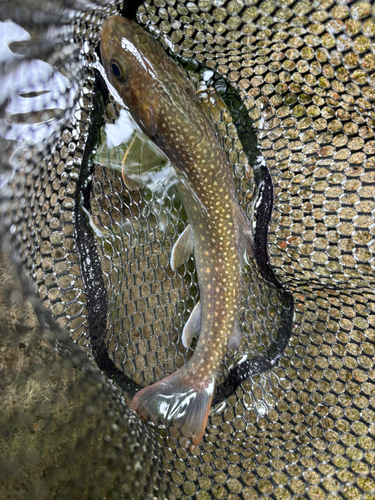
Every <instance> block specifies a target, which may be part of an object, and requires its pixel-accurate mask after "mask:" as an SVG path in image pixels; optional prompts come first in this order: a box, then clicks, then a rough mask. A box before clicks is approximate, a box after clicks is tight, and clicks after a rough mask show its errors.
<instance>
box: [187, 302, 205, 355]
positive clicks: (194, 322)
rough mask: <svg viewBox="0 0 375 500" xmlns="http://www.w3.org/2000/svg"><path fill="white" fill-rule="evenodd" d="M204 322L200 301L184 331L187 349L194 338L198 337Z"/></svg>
mask: <svg viewBox="0 0 375 500" xmlns="http://www.w3.org/2000/svg"><path fill="white" fill-rule="evenodd" d="M201 321H202V308H201V303H200V301H199V302H197V304H196V306H195V307H194V309H193V311H192V313H191V314H190V316H189V319H188V320H187V322H186V323H185V326H184V329H183V330H182V343H183V345H184V347H186V349H188V348H189V347H190V345H191V342H192V340H193V337H197V336H198V334H199V332H200V330H201Z"/></svg>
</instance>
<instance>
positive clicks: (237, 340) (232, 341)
mask: <svg viewBox="0 0 375 500" xmlns="http://www.w3.org/2000/svg"><path fill="white" fill-rule="evenodd" d="M241 338H242V332H241V329H240V325H239V324H238V322H237V321H236V325H235V327H234V330H233V332H232V335H231V336H230V337H229V340H228V344H227V349H228V351H235V350H236V349H238V347H239V345H240V344H241Z"/></svg>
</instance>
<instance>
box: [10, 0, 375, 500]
mask: <svg viewBox="0 0 375 500" xmlns="http://www.w3.org/2000/svg"><path fill="white" fill-rule="evenodd" d="M113 13H120V14H123V15H125V16H126V17H129V18H133V19H136V20H137V21H138V22H139V23H140V24H141V25H143V26H145V27H146V28H147V29H148V30H149V31H150V32H151V33H152V34H153V35H154V36H155V37H157V38H158V40H159V42H160V43H161V44H163V45H164V47H165V49H166V51H167V52H168V55H169V57H174V58H175V59H176V60H177V61H178V63H179V64H181V65H182V66H183V67H184V68H185V69H186V72H187V74H188V76H189V78H191V80H192V81H193V82H194V83H195V85H196V87H197V89H199V88H204V87H214V88H215V89H216V91H217V93H218V94H219V95H220V96H221V98H222V99H223V101H224V103H225V107H226V109H225V110H223V111H222V112H221V113H220V114H219V115H218V114H216V113H212V120H213V121H214V122H215V124H216V127H217V130H218V133H219V134H220V136H221V138H222V144H223V147H224V148H225V150H226V151H227V153H228V158H229V161H230V164H231V166H232V169H233V178H234V182H235V186H236V189H237V196H238V200H239V203H240V205H241V208H242V211H243V213H244V214H245V215H246V216H247V218H248V221H249V223H250V224H251V225H252V227H253V229H254V239H255V257H254V259H252V260H251V261H250V262H249V265H247V266H246V267H245V269H244V272H243V276H242V299H241V308H240V316H239V317H240V325H241V328H242V331H243V340H242V343H241V345H240V348H239V349H238V351H237V352H235V353H232V354H228V355H227V356H226V358H225V359H224V362H223V366H222V369H221V372H220V374H219V380H218V385H217V388H216V393H215V398H214V406H213V409H212V411H211V414H210V418H209V423H208V427H207V429H206V433H205V435H204V438H203V440H202V442H201V443H200V445H199V446H198V447H197V448H195V449H194V450H193V451H190V450H189V448H188V447H187V443H186V440H184V439H178V437H177V436H176V434H175V432H174V429H173V428H172V429H163V428H153V427H151V426H149V425H148V424H146V423H143V422H141V421H140V420H139V419H138V417H137V416H136V415H135V414H134V413H133V412H132V411H131V410H130V409H129V406H128V403H129V401H130V398H131V397H132V396H133V395H134V394H135V392H136V391H137V390H138V389H139V388H141V387H144V386H146V385H149V384H151V383H153V382H155V381H157V380H160V379H162V378H163V377H165V376H166V375H169V374H170V373H173V372H174V371H175V370H176V369H178V368H179V367H181V366H182V365H183V364H184V363H186V361H187V360H188V359H189V358H190V357H191V355H192V353H193V352H194V347H195V344H194V343H193V345H192V347H191V348H190V349H188V350H187V349H185V348H184V347H183V345H182V342H181V331H182V328H183V325H184V324H185V322H186V321H187V319H188V317H189V314H190V312H191V311H192V310H193V308H194V306H195V304H196V303H197V301H198V299H199V287H198V283H197V278H196V273H195V268H194V259H193V257H191V258H189V260H188V261H187V262H186V263H184V264H183V265H182V266H181V267H179V268H178V269H177V270H176V271H172V269H171V267H170V265H169V260H170V253H171V249H172V247H173V244H174V242H175V241H176V239H177V238H178V235H179V234H181V232H182V231H183V229H184V227H186V224H187V223H188V221H187V218H186V214H185V211H184V207H183V205H182V203H181V201H180V199H179V196H178V193H177V191H176V188H175V185H174V178H173V168H172V167H171V166H170V165H169V163H168V161H167V159H165V158H163V157H162V156H161V155H160V154H159V152H157V151H155V150H153V149H152V144H150V143H148V142H147V139H146V138H145V137H143V136H142V135H141V134H140V133H139V131H137V129H136V128H135V126H134V124H133V123H132V121H131V117H129V115H128V114H127V112H126V110H124V109H123V108H122V107H121V105H120V104H119V103H118V102H117V101H116V99H115V98H114V97H113V96H112V94H111V93H110V92H108V89H107V85H106V82H105V75H104V74H103V72H102V70H101V67H100V60H99V56H98V44H99V34H100V27H101V24H102V22H103V20H104V19H105V18H107V17H108V16H109V15H111V14H113ZM0 20H1V21H2V23H1V25H0V53H1V57H0V60H1V92H0V120H1V121H0V136H1V139H0V140H1V149H0V155H1V162H0V165H1V166H0V217H1V219H0V245H1V248H0V250H1V272H0V283H1V306H0V328H1V344H0V370H1V375H2V376H1V382H0V391H1V399H2V405H1V413H0V419H1V427H0V428H1V433H0V436H1V439H0V498H4V499H8V498H9V499H10V498H11V499H16V498H22V499H23V498H41V499H43V498H46V499H49V498H58V499H62V498H69V499H70V498H98V499H99V498H114V499H117V498H171V499H172V498H191V497H195V498H197V499H199V500H203V499H209V498H230V499H236V498H243V499H258V498H260V499H262V498H264V499H266V498H273V499H277V500H281V499H283V500H284V499H285V500H286V499H303V498H311V499H314V500H315V499H323V498H324V499H330V500H331V499H336V498H342V499H366V500H369V499H372V498H374V497H375V483H374V478H373V475H374V464H375V450H374V439H373V434H374V422H375V418H374V417H375V413H374V410H373V397H374V385H373V382H372V379H373V376H374V371H373V364H374V363H373V357H374V350H375V349H374V342H373V340H374V334H375V330H374V328H373V326H374V324H375V316H374V314H373V313H374V311H375V294H374V293H373V286H374V272H373V267H374V264H373V254H374V241H373V232H374V218H373V211H374V209H375V202H374V195H375V189H374V180H375V173H374V160H373V156H374V151H375V141H374V132H373V129H374V122H373V120H374V118H373V113H374V111H373V102H374V90H373V76H372V75H373V72H374V68H375V58H374V54H373V50H374V49H373V37H374V36H375V21H374V10H373V7H372V5H371V4H370V3H366V2H344V1H341V2H339V1H336V2H334V1H328V0H327V1H319V2H308V1H298V2H297V1H296V2H293V1H263V2H261V1H259V2H258V1H255V0H254V1H248V0H241V1H240V0H232V1H228V2H226V1H224V0H220V1H208V0H207V1H206V0H200V1H197V2H185V1H183V0H182V1H178V2H175V1H166V0H155V1H154V2H145V3H144V4H142V5H136V4H135V3H134V2H132V3H131V2H128V4H127V3H124V4H120V3H118V4H117V3H116V2H104V1H101V2H100V1H95V2H88V1H83V0H81V1H80V2H74V3H73V2H53V1H51V2H48V3H47V2H35V1H33V2H22V3H21V2H20V3H18V2H13V3H12V4H9V3H8V2H2V3H1V4H0ZM135 136H136V137H137V140H139V141H141V142H142V144H144V147H143V148H142V149H141V151H143V153H142V154H140V156H139V164H140V165H141V167H140V168H139V170H138V171H137V174H139V175H140V178H141V180H142V186H141V188H140V189H139V190H129V189H128V188H127V187H126V186H125V184H124V181H123V178H122V161H123V157H124V154H125V153H126V151H127V150H128V147H129V144H130V142H131V140H132V139H133V138H134V137H135Z"/></svg>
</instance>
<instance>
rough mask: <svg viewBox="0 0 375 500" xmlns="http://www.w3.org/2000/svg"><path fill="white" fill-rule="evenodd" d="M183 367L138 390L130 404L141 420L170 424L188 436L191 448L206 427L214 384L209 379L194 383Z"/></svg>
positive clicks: (169, 425)
mask: <svg viewBox="0 0 375 500" xmlns="http://www.w3.org/2000/svg"><path fill="white" fill-rule="evenodd" d="M185 366H186V365H185ZM184 368H185V367H183V368H181V369H180V370H178V371H177V372H175V373H173V374H172V375H169V377H166V378H165V379H163V380H161V381H160V382H157V383H156V384H153V385H150V386H149V387H145V388H144V389H142V390H141V391H139V392H138V393H137V394H136V395H135V396H134V398H133V400H132V402H131V408H132V409H133V410H134V411H136V412H137V413H138V414H139V415H140V416H141V418H142V419H144V420H149V421H151V422H153V423H154V424H156V425H160V424H163V425H165V426H166V427H174V428H175V430H176V433H177V434H178V436H179V437H186V438H188V439H190V441H191V442H192V443H193V446H192V448H195V446H197V445H198V444H199V443H200V441H201V439H202V437H203V434H204V431H205V429H206V425H207V419H208V414H209V411H210V408H211V402H212V396H213V392H214V385H215V384H214V379H211V380H209V381H206V382H205V383H201V384H200V387H199V388H196V387H194V384H193V383H191V379H190V377H189V376H188V374H187V373H186V370H185V369H184ZM189 382H190V383H189Z"/></svg>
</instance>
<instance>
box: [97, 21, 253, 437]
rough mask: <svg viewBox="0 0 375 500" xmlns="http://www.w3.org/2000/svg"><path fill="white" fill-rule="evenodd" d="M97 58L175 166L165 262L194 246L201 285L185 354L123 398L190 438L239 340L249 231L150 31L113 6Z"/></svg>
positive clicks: (205, 120) (214, 142) (195, 112)
mask: <svg viewBox="0 0 375 500" xmlns="http://www.w3.org/2000/svg"><path fill="white" fill-rule="evenodd" d="M101 58H102V63H103V66H104V68H105V71H106V74H107V76H108V79H109V81H110V82H111V84H112V85H113V86H114V88H115V89H116V90H117V92H118V94H119V96H120V97H121V98H122V100H123V102H124V104H125V106H126V107H127V108H128V109H129V111H130V113H131V114H132V116H133V118H134V119H135V120H136V121H137V123H138V124H139V126H140V127H141V128H142V130H143V131H144V132H145V133H146V134H147V135H148V136H149V137H150V138H151V139H152V141H154V143H155V144H156V145H157V146H158V147H159V148H160V149H161V150H162V151H163V152H164V153H165V154H166V156H167V157H168V158H169V159H170V160H171V162H172V163H173V165H174V166H175V168H176V171H177V172H178V175H179V179H180V180H179V182H178V187H177V189H178V191H179V194H180V196H181V198H182V201H183V204H184V207H185V209H186V213H187V216H188V220H189V226H188V227H187V229H186V230H185V232H184V233H183V234H182V235H181V236H180V238H179V239H178V241H177V242H176V244H175V246H174V248H173V251H172V259H171V265H172V268H173V269H176V267H178V266H179V265H181V264H182V262H183V261H184V259H186V258H187V257H188V255H189V254H190V253H191V251H193V252H194V258H195V264H196V270H197V275H198V284H199V291H200V302H199V304H198V305H197V306H196V308H195V309H194V311H193V313H192V315H191V317H190V318H189V320H188V322H187V324H186V325H185V328H184V332H183V342H184V344H185V345H186V346H188V345H190V342H191V339H192V336H195V335H197V333H198V332H199V340H198V343H197V346H196V348H195V351H194V354H193V356H192V358H191V359H190V360H189V362H188V363H186V365H184V366H183V367H182V368H181V369H179V370H178V371H177V372H175V373H173V374H172V375H170V376H169V377H166V378H165V379H163V380H161V381H160V382H158V383H156V384H153V385H151V386H149V387H146V388H144V389H142V390H141V391H139V392H138V393H137V394H136V396H135V397H134V399H133V401H132V405H131V406H132V408H133V409H134V410H135V411H137V412H138V413H139V414H140V415H141V417H143V418H144V419H146V420H150V421H153V422H154V423H157V424H159V423H162V424H164V425H167V426H174V427H176V428H177V429H179V433H180V435H181V436H186V437H187V438H189V439H190V440H191V441H192V443H193V445H197V444H198V443H199V442H200V440H201V439H202V436H203V433H204V430H205V427H206V424H207V418H208V413H209V409H210V406H211V401H212V395H213V391H214V384H215V378H216V376H217V373H218V370H219V366H220V364H221V363H222V360H223V358H224V356H225V353H226V352H227V350H228V348H229V349H233V348H236V347H237V346H238V345H239V342H240V338H241V334H240V331H239V328H238V323H237V319H238V310H239V303H240V286H241V267H242V260H243V258H244V254H246V252H247V255H248V256H250V255H249V254H250V253H251V249H252V239H251V232H250V229H249V227H248V225H247V223H246V221H245V219H244V217H243V215H242V213H241V211H240V209H239V206H238V203H237V200H236V195H235V190H234V186H233V181H232V177H231V170H230V166H229V164H228V158H227V154H226V152H225V151H224V150H223V147H222V145H221V141H220V139H219V137H218V135H217V132H216V130H215V127H214V125H213V123H212V119H211V118H210V116H209V115H208V113H207V111H206V110H205V109H204V107H203V106H202V103H201V101H200V99H199V98H198V97H197V95H196V92H195V89H194V86H193V84H192V83H191V82H190V80H189V79H188V78H187V76H186V74H185V73H184V72H183V70H182V69H181V68H179V66H178V65H177V64H176V63H175V62H174V61H173V60H172V59H171V58H170V57H169V56H168V55H167V54H166V53H165V51H164V49H163V48H162V47H161V46H160V44H159V43H158V42H157V41H156V40H154V39H153V37H152V36H151V35H150V34H149V33H147V32H146V31H145V30H144V29H142V28H141V27H140V26H138V25H137V24H135V23H133V22H131V21H128V20H127V19H125V18H122V17H120V16H112V17H110V18H108V19H107V20H106V21H105V22H104V23H103V27H102V33H101Z"/></svg>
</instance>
